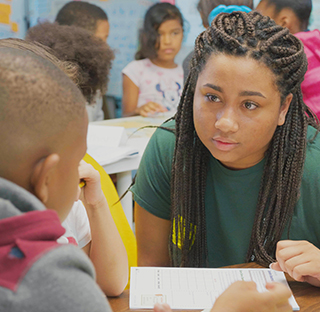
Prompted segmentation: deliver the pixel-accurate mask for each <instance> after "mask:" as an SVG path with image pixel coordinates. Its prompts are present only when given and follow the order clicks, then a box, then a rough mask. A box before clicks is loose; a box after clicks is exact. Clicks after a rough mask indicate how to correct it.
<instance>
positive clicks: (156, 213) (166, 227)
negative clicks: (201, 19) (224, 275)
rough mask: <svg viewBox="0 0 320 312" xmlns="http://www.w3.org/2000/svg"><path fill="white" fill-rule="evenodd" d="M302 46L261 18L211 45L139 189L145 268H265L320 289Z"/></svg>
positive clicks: (204, 44)
mask: <svg viewBox="0 0 320 312" xmlns="http://www.w3.org/2000/svg"><path fill="white" fill-rule="evenodd" d="M306 69H307V62H306V56H305V53H304V51H303V46H302V44H301V41H300V40H299V39H297V38H296V37H294V36H293V35H291V34H290V33H289V30H288V29H286V28H282V27H281V26H278V25H276V24H275V23H274V21H272V20H270V18H268V17H263V16H262V15H260V14H259V13H258V12H255V11H252V12H250V13H243V12H234V13H231V14H227V13H222V14H220V15H218V16H217V17H216V18H215V20H214V21H213V23H212V25H211V26H210V27H209V28H208V29H207V30H206V31H204V32H203V33H201V34H200V35H199V37H198V38H197V40H196V43H195V54H194V57H193V59H192V66H191V72H190V74H189V76H188V79H187V81H186V85H185V88H184V91H183V94H182V98H181V101H180V104H179V107H178V111H177V114H176V115H175V117H174V120H172V121H169V122H167V123H165V124H164V125H163V126H162V127H161V128H160V129H157V131H156V132H155V134H154V136H153V137H152V139H151V140H150V142H149V145H148V147H147V149H146V151H145V153H144V155H143V159H142V161H141V165H140V168H139V171H138V174H137V178H136V182H135V184H134V186H133V187H132V192H133V194H134V199H135V201H136V206H135V218H136V219H135V220H136V236H137V241H138V263H139V265H155V266H169V265H172V266H184V267H188V266H191V267H207V266H208V267H220V266H226V265H231V264H236V263H243V262H248V261H255V262H257V263H259V264H262V265H265V266H268V265H269V264H270V263H273V262H275V261H277V264H275V265H273V267H274V268H275V269H281V270H283V271H286V272H288V273H289V274H290V275H291V276H292V277H293V278H295V279H296V280H299V281H307V282H310V283H312V284H313V285H317V286H320V281H319V279H320V274H319V272H320V251H319V249H318V248H319V247H320V217H319V213H318V206H319V200H320V190H319V180H320V168H319V165H318V160H319V159H320V138H319V136H317V129H318V128H319V127H318V124H317V119H316V117H315V116H314V114H313V113H312V112H311V111H310V110H309V108H308V107H307V106H306V105H305V104H304V103H303V100H302V94H301V88H300V84H301V82H302V81H303V78H304V73H305V71H306Z"/></svg>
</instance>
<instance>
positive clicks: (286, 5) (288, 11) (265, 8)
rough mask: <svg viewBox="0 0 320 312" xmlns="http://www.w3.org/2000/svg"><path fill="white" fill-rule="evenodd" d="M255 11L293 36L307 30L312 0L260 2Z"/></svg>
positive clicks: (266, 0) (268, 0)
mask: <svg viewBox="0 0 320 312" xmlns="http://www.w3.org/2000/svg"><path fill="white" fill-rule="evenodd" d="M257 10H258V11H259V12H261V14H263V15H266V16H269V17H270V18H272V19H273V20H274V21H275V22H276V23H277V24H278V25H281V26H282V27H287V28H288V29H289V30H290V32H291V33H292V34H295V33H297V32H300V31H305V30H306V29H307V28H308V25H309V18H310V14H311V11H312V0H261V1H260V3H259V4H258V6H257Z"/></svg>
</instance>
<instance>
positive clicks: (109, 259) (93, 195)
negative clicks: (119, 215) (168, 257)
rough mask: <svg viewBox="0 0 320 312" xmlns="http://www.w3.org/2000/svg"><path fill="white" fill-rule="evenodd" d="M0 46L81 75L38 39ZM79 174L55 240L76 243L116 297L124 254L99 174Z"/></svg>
mask: <svg viewBox="0 0 320 312" xmlns="http://www.w3.org/2000/svg"><path fill="white" fill-rule="evenodd" d="M50 25H51V24H50ZM49 33H50V32H49ZM76 33H77V32H76ZM68 34H70V33H69V32H68ZM80 34H81V32H80ZM64 38H68V37H67V36H64ZM0 46H1V47H11V48H16V49H21V50H28V51H31V52H34V53H36V54H37V55H39V56H41V57H44V58H46V59H48V60H49V61H50V62H52V63H53V64H55V65H56V66H58V67H59V68H60V69H62V70H63V71H64V72H65V73H66V74H67V75H68V76H69V77H70V78H71V79H72V80H73V81H74V82H75V83H77V82H78V81H79V79H80V80H81V75H83V73H82V72H81V71H80V70H79V67H78V66H77V64H76V63H74V62H66V61H61V60H59V59H57V58H56V57H55V56H54V55H52V54H50V52H51V53H54V51H53V50H51V49H50V48H49V47H46V46H43V45H41V44H40V43H38V42H36V43H32V42H30V41H24V40H20V39H12V38H11V39H3V40H1V44H0ZM79 77H80V78H79ZM79 177H80V179H82V180H83V181H85V182H86V183H85V186H84V187H82V188H81V192H80V189H79V194H78V195H79V196H80V198H81V200H77V201H76V202H75V203H74V205H73V206H72V209H71V211H70V213H69V214H68V216H67V218H66V219H65V220H64V222H62V226H63V227H64V228H65V230H66V232H65V233H64V235H63V236H61V237H59V239H58V242H59V243H64V244H67V243H73V244H75V245H78V246H79V247H80V248H81V249H82V250H83V251H84V252H85V253H86V254H87V255H88V257H89V258H90V260H91V261H92V262H93V264H94V267H95V271H96V276H97V283H98V284H99V286H100V288H101V289H102V290H103V292H104V293H105V294H106V295H107V296H118V295H120V294H121V293H122V291H123V290H124V288H125V286H126V284H127V282H128V257H127V253H126V250H125V247H124V245H123V242H122V240H121V237H120V235H119V232H118V230H117V228H116V226H115V223H114V221H113V218H112V216H111V214H110V209H109V206H108V203H107V201H106V198H105V196H104V194H103V192H102V190H101V185H100V175H99V173H98V172H97V171H96V170H95V169H94V168H93V167H92V166H91V165H89V164H87V163H86V162H84V161H81V162H80V165H79ZM79 196H78V197H79Z"/></svg>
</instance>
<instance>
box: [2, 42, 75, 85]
mask: <svg viewBox="0 0 320 312" xmlns="http://www.w3.org/2000/svg"><path fill="white" fill-rule="evenodd" d="M4 47H6V48H13V49H17V50H21V51H30V52H33V53H35V54H37V55H38V56H41V57H43V58H44V59H46V60H48V61H50V62H51V63H52V64H54V65H56V66H57V67H59V68H60V69H61V70H62V71H63V72H64V73H65V74H66V75H67V76H68V77H69V78H70V79H71V80H72V81H73V82H74V83H75V84H76V85H79V84H80V81H81V77H80V74H79V66H78V65H77V64H75V63H72V62H66V61H62V60H59V59H58V58H57V57H56V56H54V55H53V51H52V49H50V48H49V47H46V46H44V45H42V44H41V43H39V42H31V41H26V40H22V39H18V38H6V39H1V40H0V48H4Z"/></svg>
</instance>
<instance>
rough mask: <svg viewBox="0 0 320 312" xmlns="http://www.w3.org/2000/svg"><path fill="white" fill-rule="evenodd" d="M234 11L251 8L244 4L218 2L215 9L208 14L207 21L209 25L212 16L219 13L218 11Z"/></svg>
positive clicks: (246, 10)
mask: <svg viewBox="0 0 320 312" xmlns="http://www.w3.org/2000/svg"><path fill="white" fill-rule="evenodd" d="M235 11H240V12H246V13H248V12H250V11H251V9H250V8H249V7H247V6H245V5H228V6H226V5H223V4H220V5H218V6H217V7H216V8H215V9H213V10H212V11H211V12H210V14H209V16H208V22H209V25H211V22H212V21H213V20H214V18H215V17H216V16H217V15H218V14H220V13H232V12H235Z"/></svg>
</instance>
